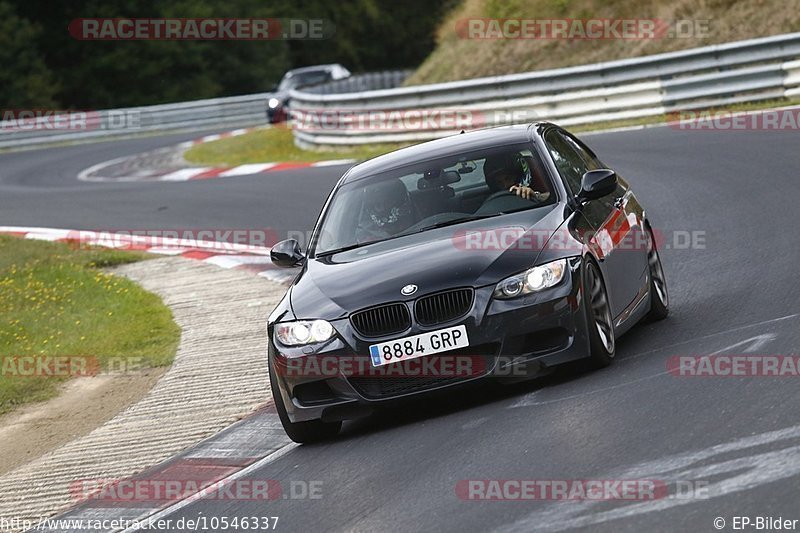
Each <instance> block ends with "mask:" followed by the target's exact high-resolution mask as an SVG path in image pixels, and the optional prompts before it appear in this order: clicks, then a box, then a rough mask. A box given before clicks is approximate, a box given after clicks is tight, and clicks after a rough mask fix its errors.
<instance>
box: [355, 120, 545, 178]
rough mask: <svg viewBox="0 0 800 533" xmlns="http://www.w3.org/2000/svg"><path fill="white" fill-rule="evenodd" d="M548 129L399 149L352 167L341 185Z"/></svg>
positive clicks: (524, 127) (515, 129) (503, 130)
mask: <svg viewBox="0 0 800 533" xmlns="http://www.w3.org/2000/svg"><path fill="white" fill-rule="evenodd" d="M549 125H550V124H548V123H546V122H535V123H533V124H516V125H513V126H499V127H496V128H486V129H482V130H476V131H471V132H468V133H461V134H454V135H450V136H448V137H443V138H441V139H436V140H434V141H428V142H424V143H420V144H415V145H414V146H409V147H406V148H400V149H399V150H395V151H393V152H389V153H388V154H384V155H380V156H378V157H375V158H373V159H370V160H368V161H364V162H363V163H361V164H358V165H356V166H354V167H352V168H351V169H350V170H349V171H348V172H347V173H346V174H345V176H344V177H343V179H342V182H343V183H347V182H350V181H355V180H358V179H360V178H363V177H366V176H372V175H374V174H377V173H380V172H384V171H387V170H390V169H393V168H397V167H402V166H405V165H409V164H413V163H416V162H419V161H426V160H429V159H436V158H439V157H447V156H448V155H450V154H453V155H455V154H459V153H463V152H468V151H472V150H480V149H482V148H492V147H495V146H503V145H508V144H517V143H524V142H527V141H530V140H531V139H532V137H533V135H534V133H533V132H534V131H537V130H541V128H543V127H545V126H549Z"/></svg>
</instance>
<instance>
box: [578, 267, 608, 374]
mask: <svg viewBox="0 0 800 533" xmlns="http://www.w3.org/2000/svg"><path fill="white" fill-rule="evenodd" d="M583 276H584V277H583V287H584V293H583V305H584V310H585V312H586V325H587V330H588V331H587V333H588V336H589V361H588V367H589V368H602V367H604V366H608V365H610V364H611V361H613V360H614V355H615V354H616V346H615V339H614V319H613V316H612V314H611V306H610V304H609V301H608V291H606V285H605V283H604V282H603V276H602V275H601V274H600V269H599V268H598V267H597V265H596V264H595V263H594V262H593V261H588V262H587V263H586V267H585V268H584V274H583Z"/></svg>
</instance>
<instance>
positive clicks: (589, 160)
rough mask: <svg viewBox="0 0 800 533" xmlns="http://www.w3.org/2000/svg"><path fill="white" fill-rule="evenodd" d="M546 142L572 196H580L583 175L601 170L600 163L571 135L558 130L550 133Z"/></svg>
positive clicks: (545, 137)
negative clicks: (590, 171)
mask: <svg viewBox="0 0 800 533" xmlns="http://www.w3.org/2000/svg"><path fill="white" fill-rule="evenodd" d="M544 140H545V142H546V143H547V149H548V151H549V152H550V156H551V157H552V158H553V162H554V163H555V164H556V168H557V169H558V172H559V173H560V174H561V177H562V178H564V181H566V183H567V186H568V187H569V189H570V191H572V194H578V191H580V190H581V179H583V175H584V174H585V173H586V172H587V171H589V170H595V169H598V168H600V164H599V162H598V161H597V159H596V158H595V157H594V156H593V155H592V154H590V153H589V152H587V151H586V150H584V149H583V147H581V146H580V145H579V144H578V143H577V142H576V141H575V140H574V139H572V138H571V137H570V136H569V135H565V134H563V133H562V132H560V131H558V130H550V131H548V132H547V133H546V134H545V136H544Z"/></svg>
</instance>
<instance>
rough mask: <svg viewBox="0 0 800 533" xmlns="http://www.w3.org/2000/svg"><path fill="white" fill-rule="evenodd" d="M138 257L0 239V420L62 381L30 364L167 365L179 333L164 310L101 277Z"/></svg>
mask: <svg viewBox="0 0 800 533" xmlns="http://www.w3.org/2000/svg"><path fill="white" fill-rule="evenodd" d="M146 257H147V256H146V255H145V254H140V253H132V252H121V251H115V250H105V249H92V250H81V249H75V248H73V247H70V246H68V245H66V244H63V243H53V242H45V241H36V240H27V239H20V238H17V237H11V236H5V235H0V362H1V363H2V366H0V414H2V413H5V412H8V411H10V410H11V409H13V408H15V407H17V406H19V405H22V404H25V403H28V402H34V401H42V400H46V399H48V398H51V397H53V396H54V395H55V394H56V393H57V392H58V385H59V384H60V383H62V382H63V381H65V380H66V379H69V377H70V375H72V374H73V372H71V371H69V370H67V371H64V370H63V369H62V370H61V371H56V372H54V373H53V374H54V375H41V374H46V373H47V371H45V372H42V371H40V370H38V369H36V370H33V371H32V370H31V368H32V367H31V366H30V365H31V362H34V364H35V363H40V362H44V361H48V360H47V359H45V357H48V356H49V357H56V358H62V357H69V358H71V360H73V361H77V362H78V363H79V364H85V365H86V367H87V368H88V369H95V370H96V371H99V372H103V371H106V370H107V369H109V368H120V367H121V365H122V364H123V363H124V362H127V364H128V368H131V367H132V366H135V367H137V368H148V367H159V366H166V365H169V364H170V363H171V362H172V359H173V357H174V355H175V351H176V349H177V346H178V341H179V339H180V328H178V326H177V325H176V324H175V323H174V322H173V320H172V313H171V312H170V310H169V308H168V307H166V306H165V305H164V304H163V303H162V302H161V299H160V298H158V297H157V296H156V295H154V294H151V293H149V292H147V291H145V290H144V289H142V288H141V287H139V286H138V285H137V284H135V283H133V282H132V281H130V280H128V279H125V278H121V277H118V276H115V275H113V274H110V273H107V272H104V271H103V270H102V268H103V267H110V266H115V265H120V264H124V263H130V262H133V261H138V260H141V259H144V258H146ZM62 360H63V359H62ZM54 361H55V360H54ZM53 364H54V363H53ZM53 364H49V365H48V366H47V367H46V368H49V369H51V370H52V369H54V368H57V367H55V366H53ZM30 373H32V374H33V375H27V374H30ZM23 374H25V375H23Z"/></svg>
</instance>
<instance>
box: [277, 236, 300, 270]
mask: <svg viewBox="0 0 800 533" xmlns="http://www.w3.org/2000/svg"><path fill="white" fill-rule="evenodd" d="M269 258H270V259H271V260H272V263H273V264H274V265H275V266H279V267H283V268H292V267H296V266H300V264H302V262H303V261H305V258H306V256H304V255H303V252H302V251H301V250H300V244H299V243H298V242H297V241H296V240H294V239H286V240H285V241H281V242H279V243H277V244H276V245H275V246H273V247H272V250H270V252H269Z"/></svg>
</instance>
